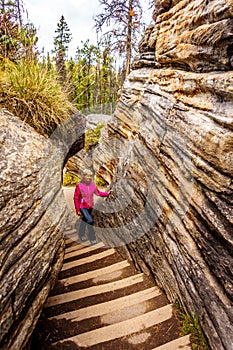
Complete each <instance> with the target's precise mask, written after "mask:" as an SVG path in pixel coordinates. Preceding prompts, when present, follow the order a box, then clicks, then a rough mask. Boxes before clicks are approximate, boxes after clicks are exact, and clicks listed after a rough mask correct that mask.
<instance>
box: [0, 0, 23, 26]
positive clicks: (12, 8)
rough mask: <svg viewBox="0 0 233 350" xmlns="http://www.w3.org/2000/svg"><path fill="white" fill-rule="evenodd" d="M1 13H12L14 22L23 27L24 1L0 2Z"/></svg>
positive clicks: (7, 0) (1, 0)
mask: <svg viewBox="0 0 233 350" xmlns="http://www.w3.org/2000/svg"><path fill="white" fill-rule="evenodd" d="M0 13H10V15H11V18H12V20H13V21H15V22H17V23H19V25H20V26H22V23H23V22H22V13H23V2H22V0H0Z"/></svg>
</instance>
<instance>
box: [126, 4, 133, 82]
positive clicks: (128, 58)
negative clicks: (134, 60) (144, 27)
mask: <svg viewBox="0 0 233 350" xmlns="http://www.w3.org/2000/svg"><path fill="white" fill-rule="evenodd" d="M132 13H133V0H129V13H128V27H127V39H126V40H127V42H126V67H125V70H126V71H125V76H126V77H127V75H129V73H130V64H131V51H132V50H131V47H132V18H133V17H132Z"/></svg>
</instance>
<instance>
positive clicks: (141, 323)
mask: <svg viewBox="0 0 233 350" xmlns="http://www.w3.org/2000/svg"><path fill="white" fill-rule="evenodd" d="M171 317H172V306H171V305H166V306H164V307H162V308H160V309H157V310H153V311H150V312H147V313H145V314H143V315H140V316H137V317H134V318H131V319H129V320H126V321H123V322H119V323H115V324H112V325H109V326H105V327H101V328H98V329H95V330H92V331H90V332H85V333H82V334H79V335H76V336H74V337H70V338H68V339H64V340H62V341H60V342H58V343H55V344H53V345H55V346H56V345H57V344H62V343H64V342H72V343H74V344H76V345H77V346H79V347H91V346H93V345H96V344H101V343H105V342H107V341H111V340H113V339H118V338H121V337H125V336H128V335H129V334H132V333H136V332H140V331H142V330H144V329H146V328H149V327H152V326H154V325H156V324H158V323H161V322H163V321H166V320H167V319H169V318H171Z"/></svg>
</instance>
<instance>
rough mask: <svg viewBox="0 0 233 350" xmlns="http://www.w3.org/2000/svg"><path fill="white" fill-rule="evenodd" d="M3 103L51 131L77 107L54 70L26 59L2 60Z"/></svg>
mask: <svg viewBox="0 0 233 350" xmlns="http://www.w3.org/2000/svg"><path fill="white" fill-rule="evenodd" d="M0 107H3V108H6V109H7V110H9V111H10V112H11V113H13V114H14V115H16V116H18V117H19V118H21V119H22V120H23V121H25V122H26V123H28V124H30V125H31V126H32V127H33V128H35V129H36V130H37V131H38V132H39V133H41V134H48V135H50V134H51V133H52V132H53V131H54V130H55V128H56V127H57V125H59V124H60V123H62V122H63V121H64V120H65V119H66V118H67V117H68V116H69V115H70V114H71V113H73V112H75V111H76V109H75V107H74V105H73V104H72V103H71V102H70V101H69V99H68V93H67V92H66V91H64V90H63V89H62V88H61V86H60V85H59V81H58V77H57V75H56V73H55V71H54V70H53V69H48V68H47V67H46V66H45V65H42V64H41V63H39V62H37V61H36V60H31V61H27V60H25V59H22V60H20V61H19V62H18V63H14V62H11V61H10V60H8V59H3V58H2V59H1V60H0Z"/></svg>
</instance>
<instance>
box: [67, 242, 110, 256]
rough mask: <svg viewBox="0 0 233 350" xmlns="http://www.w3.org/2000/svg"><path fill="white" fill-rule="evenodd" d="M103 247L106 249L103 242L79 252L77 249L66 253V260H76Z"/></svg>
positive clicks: (83, 248)
mask: <svg viewBox="0 0 233 350" xmlns="http://www.w3.org/2000/svg"><path fill="white" fill-rule="evenodd" d="M103 247H104V244H103V243H102V242H100V243H97V244H95V245H93V246H87V247H84V246H82V248H81V249H78V250H77V249H75V250H70V251H69V252H66V254H65V256H64V259H65V260H67V259H70V258H76V257H77V256H80V255H82V254H86V253H90V252H93V251H94V250H97V249H100V248H103Z"/></svg>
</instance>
